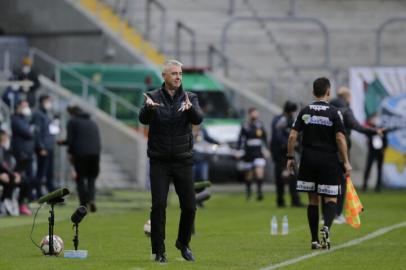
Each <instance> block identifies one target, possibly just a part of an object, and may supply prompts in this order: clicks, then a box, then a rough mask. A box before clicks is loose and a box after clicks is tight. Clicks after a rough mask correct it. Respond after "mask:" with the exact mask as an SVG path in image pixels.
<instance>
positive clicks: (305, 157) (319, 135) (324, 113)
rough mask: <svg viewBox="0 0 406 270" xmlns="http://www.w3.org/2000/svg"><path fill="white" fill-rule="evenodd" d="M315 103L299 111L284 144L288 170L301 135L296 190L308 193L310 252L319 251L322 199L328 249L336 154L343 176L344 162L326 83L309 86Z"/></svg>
mask: <svg viewBox="0 0 406 270" xmlns="http://www.w3.org/2000/svg"><path fill="white" fill-rule="evenodd" d="M313 94H314V96H315V97H316V100H317V101H316V102H314V103H312V104H310V105H308V106H306V107H305V108H303V109H302V110H301V111H300V112H299V114H298V116H297V118H296V121H295V123H294V124H293V128H292V131H291V133H290V136H289V143H288V157H287V158H288V159H289V161H288V166H289V167H291V168H292V165H293V162H294V161H293V152H294V144H295V142H296V138H297V134H298V133H299V132H301V133H302V134H303V138H302V148H303V152H302V155H301V159H300V167H299V175H298V178H297V185H296V188H297V190H298V191H301V192H308V193H309V206H308V221H309V226H310V230H311V234H312V248H319V247H321V246H320V245H319V241H318V237H317V231H318V222H319V214H318V211H319V210H318V209H319V208H318V205H319V196H322V197H323V198H324V202H323V203H324V210H323V216H324V227H323V228H322V231H321V232H322V237H323V241H322V245H323V246H324V247H327V248H329V246H330V242H329V229H330V227H331V224H332V222H333V220H334V217H335V214H336V203H337V196H338V195H339V194H340V193H341V173H340V165H339V158H338V155H337V151H339V153H340V155H341V158H342V159H343V161H344V166H345V168H346V171H347V173H349V171H350V170H351V166H350V165H349V162H348V156H347V146H346V142H345V136H344V134H345V129H344V124H343V119H342V115H341V113H340V112H339V111H338V110H337V109H336V108H335V107H333V106H331V105H330V104H329V103H328V99H329V96H330V82H329V81H328V79H326V78H319V79H317V80H316V81H315V82H314V84H313Z"/></svg>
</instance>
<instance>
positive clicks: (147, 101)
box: [143, 93, 159, 108]
mask: <svg viewBox="0 0 406 270" xmlns="http://www.w3.org/2000/svg"><path fill="white" fill-rule="evenodd" d="M143 95H144V98H145V104H146V105H147V107H150V108H154V107H159V103H156V102H154V101H153V100H152V99H151V98H150V97H149V96H148V95H147V94H145V93H144V94H143Z"/></svg>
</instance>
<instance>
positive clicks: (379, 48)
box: [375, 17, 406, 66]
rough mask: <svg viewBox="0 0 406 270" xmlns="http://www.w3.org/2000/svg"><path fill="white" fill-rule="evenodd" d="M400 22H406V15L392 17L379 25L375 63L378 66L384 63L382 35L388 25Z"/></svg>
mask: <svg viewBox="0 0 406 270" xmlns="http://www.w3.org/2000/svg"><path fill="white" fill-rule="evenodd" d="M398 22H406V17H392V18H389V19H387V20H386V21H384V22H383V23H382V24H381V25H380V26H379V27H378V30H377V31H376V41H375V42H376V43H375V47H376V60H375V64H376V65H377V66H380V65H382V51H383V46H382V36H383V33H384V31H385V30H386V29H387V27H388V26H390V25H392V24H394V23H398Z"/></svg>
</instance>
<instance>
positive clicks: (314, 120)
mask: <svg viewBox="0 0 406 270" xmlns="http://www.w3.org/2000/svg"><path fill="white" fill-rule="evenodd" d="M302 120H303V122H304V123H305V124H306V125H308V124H313V125H321V126H328V127H331V126H332V125H333V122H331V121H330V119H329V118H328V117H325V116H318V115H310V114H304V115H303V116H302Z"/></svg>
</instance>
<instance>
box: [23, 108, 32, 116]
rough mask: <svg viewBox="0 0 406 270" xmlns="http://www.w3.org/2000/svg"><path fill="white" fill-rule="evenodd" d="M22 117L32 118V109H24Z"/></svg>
mask: <svg viewBox="0 0 406 270" xmlns="http://www.w3.org/2000/svg"><path fill="white" fill-rule="evenodd" d="M21 113H22V115H24V116H31V109H30V108H29V107H24V108H23V109H22V110H21Z"/></svg>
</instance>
